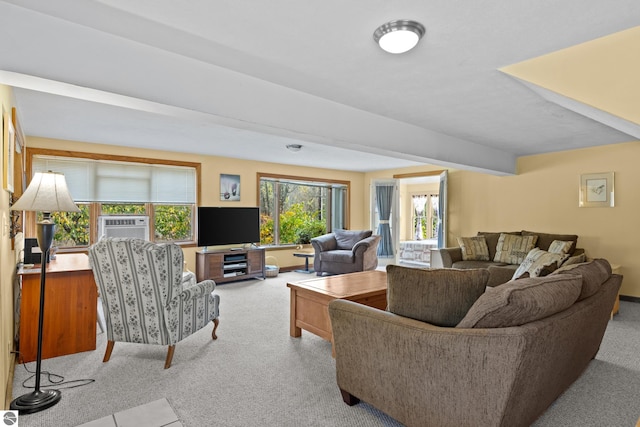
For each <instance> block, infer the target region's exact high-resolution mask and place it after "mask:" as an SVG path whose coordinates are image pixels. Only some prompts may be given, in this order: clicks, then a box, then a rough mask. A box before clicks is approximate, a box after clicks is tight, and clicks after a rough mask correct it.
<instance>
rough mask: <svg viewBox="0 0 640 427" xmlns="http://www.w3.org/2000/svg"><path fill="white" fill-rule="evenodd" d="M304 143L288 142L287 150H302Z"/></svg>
mask: <svg viewBox="0 0 640 427" xmlns="http://www.w3.org/2000/svg"><path fill="white" fill-rule="evenodd" d="M301 148H302V145H300V144H287V150H289V151H300V149H301Z"/></svg>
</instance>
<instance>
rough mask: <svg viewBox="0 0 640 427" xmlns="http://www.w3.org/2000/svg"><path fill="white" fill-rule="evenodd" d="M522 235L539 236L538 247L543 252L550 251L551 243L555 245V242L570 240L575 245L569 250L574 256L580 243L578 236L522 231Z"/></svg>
mask: <svg viewBox="0 0 640 427" xmlns="http://www.w3.org/2000/svg"><path fill="white" fill-rule="evenodd" d="M522 235H523V236H538V242H537V244H536V246H538V247H539V248H540V249H542V250H543V251H548V250H549V246H551V243H553V241H554V240H565V241H568V240H570V241H572V242H573V245H572V246H571V249H570V250H569V252H568V253H569V254H571V255H573V251H575V250H576V244H577V243H578V236H576V235H575V234H549V233H537V232H535V231H527V230H522Z"/></svg>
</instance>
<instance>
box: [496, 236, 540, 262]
mask: <svg viewBox="0 0 640 427" xmlns="http://www.w3.org/2000/svg"><path fill="white" fill-rule="evenodd" d="M537 240H538V236H516V235H513V234H504V233H503V234H500V238H499V239H498V244H497V245H496V256H495V258H494V259H493V260H494V261H495V262H504V263H506V264H522V261H524V259H525V257H526V256H527V254H528V253H529V251H530V250H531V249H533V248H534V247H535V245H536V241H537Z"/></svg>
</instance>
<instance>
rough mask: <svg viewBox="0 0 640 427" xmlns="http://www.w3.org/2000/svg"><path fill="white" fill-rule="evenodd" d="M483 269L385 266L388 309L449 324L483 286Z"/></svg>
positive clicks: (455, 321)
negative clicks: (428, 268)
mask: <svg viewBox="0 0 640 427" xmlns="http://www.w3.org/2000/svg"><path fill="white" fill-rule="evenodd" d="M487 280H489V272H488V271H487V270H486V269H471V270H457V269H452V268H446V269H445V268H443V269H431V270H426V269H419V268H409V267H401V266H398V265H388V266H387V304H388V306H387V310H388V311H390V312H392V313H395V314H397V315H399V316H403V317H410V318H412V319H416V320H420V321H423V322H428V323H431V324H433V325H436V326H446V327H452V326H455V325H457V324H458V323H459V322H460V320H462V318H463V317H464V316H465V314H467V311H468V310H469V308H470V307H471V306H472V305H473V303H474V302H476V300H477V299H478V298H479V297H480V295H482V294H483V293H484V291H485V289H486V285H487Z"/></svg>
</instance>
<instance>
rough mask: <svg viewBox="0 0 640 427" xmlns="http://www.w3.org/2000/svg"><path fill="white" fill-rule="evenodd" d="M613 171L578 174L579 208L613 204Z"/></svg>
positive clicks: (610, 206)
mask: <svg viewBox="0 0 640 427" xmlns="http://www.w3.org/2000/svg"><path fill="white" fill-rule="evenodd" d="M613 176H614V174H613V172H602V173H587V174H582V175H580V202H579V204H578V206H580V207H581V208H594V207H606V208H612V207H613V206H614V185H613Z"/></svg>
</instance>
